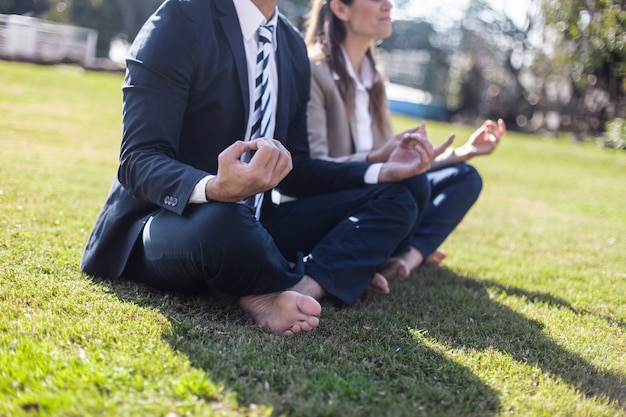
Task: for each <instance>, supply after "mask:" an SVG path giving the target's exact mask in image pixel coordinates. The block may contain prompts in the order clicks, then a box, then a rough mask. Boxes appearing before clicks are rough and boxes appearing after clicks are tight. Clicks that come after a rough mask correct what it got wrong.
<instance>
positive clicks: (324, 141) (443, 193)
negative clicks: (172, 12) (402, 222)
mask: <svg viewBox="0 0 626 417" xmlns="http://www.w3.org/2000/svg"><path fill="white" fill-rule="evenodd" d="M391 8H392V4H391V2H390V1H389V0H312V3H311V13H310V16H309V19H308V22H307V33H306V36H305V41H306V43H307V47H308V50H309V58H310V60H311V77H312V78H311V98H310V101H309V104H308V110H307V117H308V131H309V144H310V149H311V156H312V157H314V158H321V159H327V160H334V161H367V162H374V163H377V162H379V163H382V162H385V161H386V160H387V158H388V157H389V154H390V153H391V151H392V150H393V149H394V147H395V146H397V145H398V143H399V142H400V140H401V139H402V137H403V136H405V135H407V134H412V133H415V132H418V133H421V134H423V135H426V125H425V123H424V122H422V124H420V125H418V126H415V127H414V128H412V129H409V130H407V131H405V132H400V133H398V134H395V135H394V134H393V133H392V130H391V120H390V118H389V113H388V110H387V97H386V94H385V87H384V81H383V79H382V76H381V74H380V72H379V71H378V69H377V65H376V59H375V41H376V40H377V39H381V38H386V37H388V36H390V35H391V31H392V28H391V17H390V11H391ZM505 132H506V126H505V125H504V122H503V121H502V120H498V122H494V121H491V120H487V121H485V122H484V123H483V124H482V126H481V127H480V128H478V129H477V130H476V131H475V132H474V133H473V134H472V135H471V136H470V138H469V139H468V140H467V142H466V143H465V144H463V145H462V146H460V147H458V148H452V147H448V145H449V144H450V143H451V142H452V140H453V139H454V136H451V137H450V138H448V140H447V141H446V143H444V145H442V146H441V147H440V149H445V152H443V153H442V154H441V155H439V156H438V157H437V158H436V159H435V160H434V161H433V163H432V165H431V169H430V170H429V171H428V172H427V173H426V174H422V175H425V176H426V177H427V180H428V183H429V185H430V193H429V195H426V196H425V197H426V198H427V201H428V203H427V205H426V207H425V208H424V210H423V213H420V215H421V220H420V223H419V224H418V226H417V228H416V229H415V231H414V232H413V234H412V236H411V237H410V245H409V247H408V248H407V249H406V251H405V252H403V253H400V254H399V255H398V256H396V257H394V258H391V259H389V260H388V261H387V262H386V263H385V264H384V265H381V267H380V270H381V272H382V273H383V275H385V276H386V277H387V278H396V279H400V280H403V279H406V278H407V277H408V276H409V275H410V273H411V271H412V270H413V269H414V268H416V267H418V266H419V265H421V264H422V263H424V262H429V263H433V264H436V265H439V264H441V262H442V261H443V259H444V258H445V253H444V252H442V251H440V250H439V249H438V248H439V246H440V245H441V244H442V243H443V241H444V240H445V239H446V238H447V237H448V235H449V234H450V233H451V232H452V231H453V230H454V229H455V228H456V226H457V225H458V224H459V223H460V222H461V220H462V219H463V217H464V216H465V214H466V213H467V212H468V211H469V209H470V208H471V207H472V205H473V204H474V203H475V201H476V200H477V198H478V195H479V193H480V191H481V188H482V179H481V177H480V175H479V174H478V172H477V171H476V169H475V168H474V167H472V166H470V165H468V164H467V163H466V161H467V160H469V159H470V158H472V157H474V156H478V155H487V154H490V153H492V152H493V151H494V150H495V149H496V147H497V145H498V143H499V142H500V139H501V137H502V136H503V135H504V134H505ZM374 178H375V175H374ZM406 184H407V186H409V187H411V182H409V181H407V182H406ZM420 192H421V193H422V194H423V193H424V192H423V191H420Z"/></svg>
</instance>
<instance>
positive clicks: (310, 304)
mask: <svg viewBox="0 0 626 417" xmlns="http://www.w3.org/2000/svg"><path fill="white" fill-rule="evenodd" d="M299 295H300V297H298V299H297V300H296V306H297V307H298V310H300V311H301V312H302V313H304V314H306V315H307V316H319V315H320V314H321V312H322V306H321V305H320V303H318V302H317V300H316V299H315V298H313V297H309V296H307V295H301V294H299ZM318 321H319V320H318Z"/></svg>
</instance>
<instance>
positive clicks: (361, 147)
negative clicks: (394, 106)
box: [333, 47, 383, 184]
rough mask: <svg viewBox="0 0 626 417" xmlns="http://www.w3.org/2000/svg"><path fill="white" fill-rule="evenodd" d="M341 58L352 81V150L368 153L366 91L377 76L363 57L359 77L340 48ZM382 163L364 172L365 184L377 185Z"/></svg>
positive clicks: (369, 122) (369, 133)
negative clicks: (353, 127)
mask: <svg viewBox="0 0 626 417" xmlns="http://www.w3.org/2000/svg"><path fill="white" fill-rule="evenodd" d="M341 51H342V52H343V58H344V61H345V62H346V70H347V72H348V75H349V76H350V78H352V80H353V81H354V85H355V89H354V90H355V91H354V125H355V126H356V131H355V132H352V134H353V135H354V149H355V151H356V152H370V151H371V150H372V149H373V148H374V133H373V130H372V115H371V114H370V95H369V92H368V91H367V90H368V89H370V88H372V85H374V83H375V82H376V81H377V80H378V74H376V71H375V70H374V68H373V66H372V63H371V62H370V61H369V59H367V58H365V57H363V61H361V65H360V67H359V75H360V76H359V77H357V75H356V74H355V73H354V69H353V68H352V65H351V64H350V57H349V56H348V53H347V52H346V50H345V49H344V48H343V47H341ZM333 77H334V78H335V79H336V80H338V79H339V76H338V75H337V74H336V73H334V74H333ZM382 166H383V164H382V163H375V164H372V165H371V166H370V167H369V168H368V169H367V171H366V172H365V179H364V180H365V183H366V184H377V183H378V174H379V173H380V169H381V168H382Z"/></svg>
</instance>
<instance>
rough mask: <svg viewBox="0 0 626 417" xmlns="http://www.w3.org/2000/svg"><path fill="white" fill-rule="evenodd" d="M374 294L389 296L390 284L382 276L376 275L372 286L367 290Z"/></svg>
mask: <svg viewBox="0 0 626 417" xmlns="http://www.w3.org/2000/svg"><path fill="white" fill-rule="evenodd" d="M365 291H366V292H369V293H373V294H389V283H388V282H387V278H385V277H384V276H383V275H382V274H379V273H376V274H375V275H374V279H373V280H372V282H371V283H370V285H369V286H368V287H367V288H366V289H365Z"/></svg>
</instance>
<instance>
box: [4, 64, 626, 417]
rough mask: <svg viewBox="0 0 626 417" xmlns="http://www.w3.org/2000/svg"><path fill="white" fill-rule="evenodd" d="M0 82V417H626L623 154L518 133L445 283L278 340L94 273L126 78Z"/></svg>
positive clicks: (489, 176) (222, 315) (449, 244)
mask: <svg viewBox="0 0 626 417" xmlns="http://www.w3.org/2000/svg"><path fill="white" fill-rule="evenodd" d="M0 82H1V85H2V88H1V89H0V145H1V148H0V149H1V151H0V416H3V417H4V416H7V417H8V416H11V417H13V416H33V415H41V416H144V415H145V416H168V417H174V416H214V415H215V416H243V415H246V416H257V415H258V416H267V415H290V416H291V415H294V416H296V415H297V416H301V415H302V416H421V415H423V416H448V415H452V416H622V415H625V414H626V297H625V294H626V261H625V260H624V253H625V252H626V244H625V237H624V235H626V192H624V190H625V189H624V185H623V182H624V178H625V177H624V175H625V174H626V154H624V152H616V151H607V150H604V149H600V148H597V147H596V146H594V145H591V144H574V143H569V141H568V140H566V139H558V140H557V139H553V138H551V139H541V138H539V137H535V136H527V135H520V134H515V133H510V134H508V135H507V136H506V137H505V140H504V141H503V143H502V145H501V147H500V149H498V151H497V152H496V153H495V154H494V155H493V156H490V157H485V158H479V159H476V160H475V163H474V165H476V166H477V167H478V168H479V170H480V172H481V173H482V175H483V178H484V182H485V185H484V189H483V193H482V194H481V197H480V199H479V201H478V202H477V204H476V205H475V206H474V207H473V208H472V210H471V211H470V213H469V214H468V216H467V217H466V218H465V219H464V221H463V223H462V224H461V225H460V226H459V228H458V229H457V230H456V231H455V233H454V234H453V235H452V236H451V237H450V238H449V239H448V240H447V241H446V242H445V243H444V245H443V249H444V250H445V251H446V252H447V253H448V258H447V259H446V262H445V267H444V268H441V269H432V268H425V269H421V270H419V271H417V272H416V273H415V274H414V275H413V276H412V277H411V279H410V280H409V281H408V282H405V283H395V282H394V283H392V285H391V287H392V294H391V295H390V296H384V297H383V296H368V297H365V298H363V299H362V300H360V301H359V302H358V303H357V304H355V305H354V306H352V307H350V308H346V309H336V308H335V307H333V306H331V305H330V304H327V303H323V312H322V317H321V325H320V327H318V328H317V329H316V330H315V331H314V332H312V333H310V334H305V335H299V336H296V337H291V338H284V337H280V336H275V335H272V334H269V333H266V332H264V331H262V330H260V329H258V328H256V327H255V326H253V325H252V323H251V320H250V319H249V318H248V316H247V315H246V314H244V313H242V312H241V310H240V309H239V308H238V307H237V305H236V302H235V300H232V299H224V298H220V297H218V296H211V297H205V298H186V297H182V296H178V295H173V294H163V293H158V292H154V291H151V290H149V289H147V288H145V287H142V286H138V285H135V284H133V283H127V282H108V281H102V280H96V279H92V278H90V277H87V276H85V275H83V274H82V273H81V272H80V270H79V267H78V262H79V259H80V256H81V252H82V249H83V245H84V244H85V242H86V239H87V236H88V233H89V231H90V229H91V226H92V225H93V222H94V220H95V217H96V215H97V212H98V210H99V209H100V207H101V205H102V203H103V201H104V198H105V197H106V194H107V191H108V188H109V186H110V183H111V180H112V178H113V175H114V174H115V169H116V161H117V157H118V149H119V140H120V132H121V126H120V121H121V117H120V113H121V111H120V109H121V90H120V87H121V82H122V77H121V76H120V75H111V74H104V73H88V72H82V71H80V70H78V69H76V68H73V67H36V66H31V65H25V64H18V63H7V62H0ZM394 123H395V124H396V127H397V128H398V129H400V128H404V127H408V126H410V125H412V124H415V123H417V121H415V120H410V119H405V118H400V117H396V118H394ZM471 130H472V129H471V128H467V127H462V126H450V125H445V124H439V123H434V122H429V123H428V131H429V135H430V137H431V139H432V140H433V141H435V142H437V141H441V140H443V138H445V137H447V135H448V134H449V133H450V132H452V131H456V133H457V135H458V137H459V142H460V141H461V140H462V139H463V138H465V137H467V135H468V134H469V132H470V131H471Z"/></svg>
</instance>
